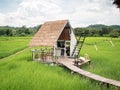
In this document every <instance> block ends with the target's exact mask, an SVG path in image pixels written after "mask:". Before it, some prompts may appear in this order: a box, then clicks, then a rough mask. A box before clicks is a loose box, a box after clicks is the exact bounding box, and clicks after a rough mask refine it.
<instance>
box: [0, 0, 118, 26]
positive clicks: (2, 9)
mask: <svg viewBox="0 0 120 90" xmlns="http://www.w3.org/2000/svg"><path fill="white" fill-rule="evenodd" d="M112 2H113V0H0V26H6V25H9V26H15V27H21V26H23V25H25V26H27V27H33V26H36V25H40V24H43V23H44V22H46V21H54V20H64V19H65V20H66V19H68V20H69V21H70V23H71V26H72V27H86V26H88V25H92V24H105V25H120V10H119V9H118V8H116V6H115V5H113V4H112Z"/></svg>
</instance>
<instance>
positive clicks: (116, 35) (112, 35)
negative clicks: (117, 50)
mask: <svg viewBox="0 0 120 90" xmlns="http://www.w3.org/2000/svg"><path fill="white" fill-rule="evenodd" d="M109 35H110V37H114V38H118V37H119V33H118V32H117V31H115V30H113V31H111V32H110V34H109Z"/></svg>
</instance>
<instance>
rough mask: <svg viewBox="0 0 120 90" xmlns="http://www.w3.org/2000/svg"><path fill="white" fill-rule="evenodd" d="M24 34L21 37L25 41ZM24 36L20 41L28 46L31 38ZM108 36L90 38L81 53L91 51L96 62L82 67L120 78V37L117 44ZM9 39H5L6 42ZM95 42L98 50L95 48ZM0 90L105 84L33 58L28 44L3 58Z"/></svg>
mask: <svg viewBox="0 0 120 90" xmlns="http://www.w3.org/2000/svg"><path fill="white" fill-rule="evenodd" d="M15 38H17V37H15ZM23 38H24V37H22V38H21V40H20V38H18V40H20V41H23ZM24 39H26V40H24V41H25V43H24V45H23V44H20V46H21V47H22V45H23V47H24V46H27V45H28V43H27V42H29V40H30V39H31V38H24ZM107 39H109V38H107ZM107 39H106V38H101V37H100V38H95V37H88V38H86V41H85V44H84V46H83V48H82V52H81V55H82V56H83V55H84V54H85V53H87V54H88V55H89V57H90V59H91V61H92V65H91V67H89V66H88V65H84V66H83V67H82V68H83V69H85V70H88V71H91V72H93V73H96V74H99V75H102V76H105V77H108V78H112V79H116V80H119V81H120V76H119V75H120V72H119V69H120V66H119V64H120V61H119V58H120V56H119V54H120V52H119V50H120V47H119V46H120V39H113V40H112V42H113V43H114V45H115V46H114V47H113V46H112V45H111V44H110V42H107ZM8 41H9V40H8ZM8 41H6V42H8ZM6 42H5V41H4V44H6ZM13 43H16V41H15V42H13ZM94 44H96V47H97V48H98V50H96V49H95V47H94ZM15 48H16V49H17V48H18V47H17V46H16V47H15ZM0 49H1V47H0ZM6 50H7V49H6ZM17 50H19V49H17ZM0 53H2V52H0ZM116 57H117V58H116ZM0 90H101V86H100V85H99V83H98V82H96V81H94V80H91V79H88V78H85V77H83V76H80V75H77V74H70V71H69V70H68V69H66V68H64V67H59V66H57V65H54V66H51V65H48V64H42V63H39V62H35V61H33V60H32V57H31V52H30V49H29V48H28V49H27V50H25V51H23V52H22V53H19V54H15V55H13V56H11V57H8V58H5V59H4V60H1V61H0ZM102 90H106V87H102ZM109 90H119V88H115V87H112V86H111V87H110V88H109Z"/></svg>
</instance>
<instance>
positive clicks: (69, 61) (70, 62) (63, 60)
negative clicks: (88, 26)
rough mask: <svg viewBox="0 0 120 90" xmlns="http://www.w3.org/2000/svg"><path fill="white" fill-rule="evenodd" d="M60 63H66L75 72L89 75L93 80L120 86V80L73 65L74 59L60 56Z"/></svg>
mask: <svg viewBox="0 0 120 90" xmlns="http://www.w3.org/2000/svg"><path fill="white" fill-rule="evenodd" d="M58 63H60V64H62V65H64V66H65V67H67V68H68V69H70V70H72V71H73V72H76V73H78V74H80V75H83V76H86V77H89V78H91V79H93V80H96V81H99V82H102V83H105V84H110V85H113V86H117V87H120V81H117V80H113V79H108V78H105V77H102V76H99V75H96V74H93V73H91V72H88V71H85V70H83V69H80V68H78V67H76V66H74V65H73V59H69V58H60V59H59V60H58Z"/></svg>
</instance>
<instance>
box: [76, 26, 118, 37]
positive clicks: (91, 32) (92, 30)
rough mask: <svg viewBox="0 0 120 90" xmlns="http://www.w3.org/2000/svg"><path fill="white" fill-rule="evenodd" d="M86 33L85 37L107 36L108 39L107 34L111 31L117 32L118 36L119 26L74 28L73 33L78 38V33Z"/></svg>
mask: <svg viewBox="0 0 120 90" xmlns="http://www.w3.org/2000/svg"><path fill="white" fill-rule="evenodd" d="M84 31H87V36H95V37H99V36H105V37H106V36H107V37H109V34H110V32H111V31H117V32H118V33H119V35H120V26H119V25H111V26H106V25H101V24H98V25H90V26H88V27H85V28H75V29H74V32H75V35H77V36H78V34H79V33H81V32H84Z"/></svg>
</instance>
